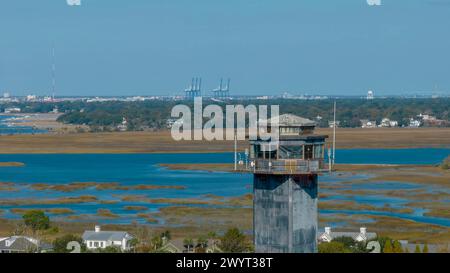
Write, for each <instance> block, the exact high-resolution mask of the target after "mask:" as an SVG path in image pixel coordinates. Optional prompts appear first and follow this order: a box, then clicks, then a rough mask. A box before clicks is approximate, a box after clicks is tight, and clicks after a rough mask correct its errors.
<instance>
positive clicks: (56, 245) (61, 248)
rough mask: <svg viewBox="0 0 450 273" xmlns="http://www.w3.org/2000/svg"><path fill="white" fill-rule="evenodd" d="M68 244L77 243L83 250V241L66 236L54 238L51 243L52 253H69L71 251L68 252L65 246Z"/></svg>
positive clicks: (72, 236) (76, 237) (69, 235)
mask: <svg viewBox="0 0 450 273" xmlns="http://www.w3.org/2000/svg"><path fill="white" fill-rule="evenodd" d="M70 242H78V243H79V244H80V246H81V247H82V250H83V249H84V248H85V247H84V245H83V239H81V237H79V236H75V235H72V234H67V235H64V236H62V237H59V238H56V239H55V240H54V241H53V252H55V253H69V252H71V251H72V249H70V250H68V249H67V245H68V244H69V243H70Z"/></svg>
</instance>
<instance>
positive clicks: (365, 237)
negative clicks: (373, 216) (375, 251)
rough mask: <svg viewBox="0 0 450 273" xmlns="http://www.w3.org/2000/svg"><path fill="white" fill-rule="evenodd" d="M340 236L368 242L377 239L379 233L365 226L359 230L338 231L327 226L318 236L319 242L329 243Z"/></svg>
mask: <svg viewBox="0 0 450 273" xmlns="http://www.w3.org/2000/svg"><path fill="white" fill-rule="evenodd" d="M339 237H350V238H353V240H355V241H356V242H367V241H371V240H375V239H376V238H377V234H376V233H374V232H367V229H366V228H365V227H361V228H360V229H359V232H336V231H331V227H325V231H324V232H323V233H322V234H320V235H319V236H318V241H319V243H321V242H322V243H329V242H331V241H333V239H336V238H339Z"/></svg>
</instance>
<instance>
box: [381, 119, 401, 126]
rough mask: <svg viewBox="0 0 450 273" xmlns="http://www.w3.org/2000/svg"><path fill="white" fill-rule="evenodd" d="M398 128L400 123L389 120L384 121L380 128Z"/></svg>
mask: <svg viewBox="0 0 450 273" xmlns="http://www.w3.org/2000/svg"><path fill="white" fill-rule="evenodd" d="M397 126H398V121H396V120H390V119H388V118H384V119H382V120H381V123H380V125H379V127H397Z"/></svg>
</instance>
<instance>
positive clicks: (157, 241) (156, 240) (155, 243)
mask: <svg viewBox="0 0 450 273" xmlns="http://www.w3.org/2000/svg"><path fill="white" fill-rule="evenodd" d="M151 243H152V249H153V250H154V251H157V250H158V249H160V248H161V247H162V246H163V240H162V238H161V236H153V238H152V240H151Z"/></svg>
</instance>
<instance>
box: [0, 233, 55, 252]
mask: <svg viewBox="0 0 450 273" xmlns="http://www.w3.org/2000/svg"><path fill="white" fill-rule="evenodd" d="M51 250H52V246H51V245H50V244H47V243H43V242H40V241H39V240H37V239H34V238H31V237H26V236H11V237H6V238H0V253H40V252H47V251H51Z"/></svg>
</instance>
